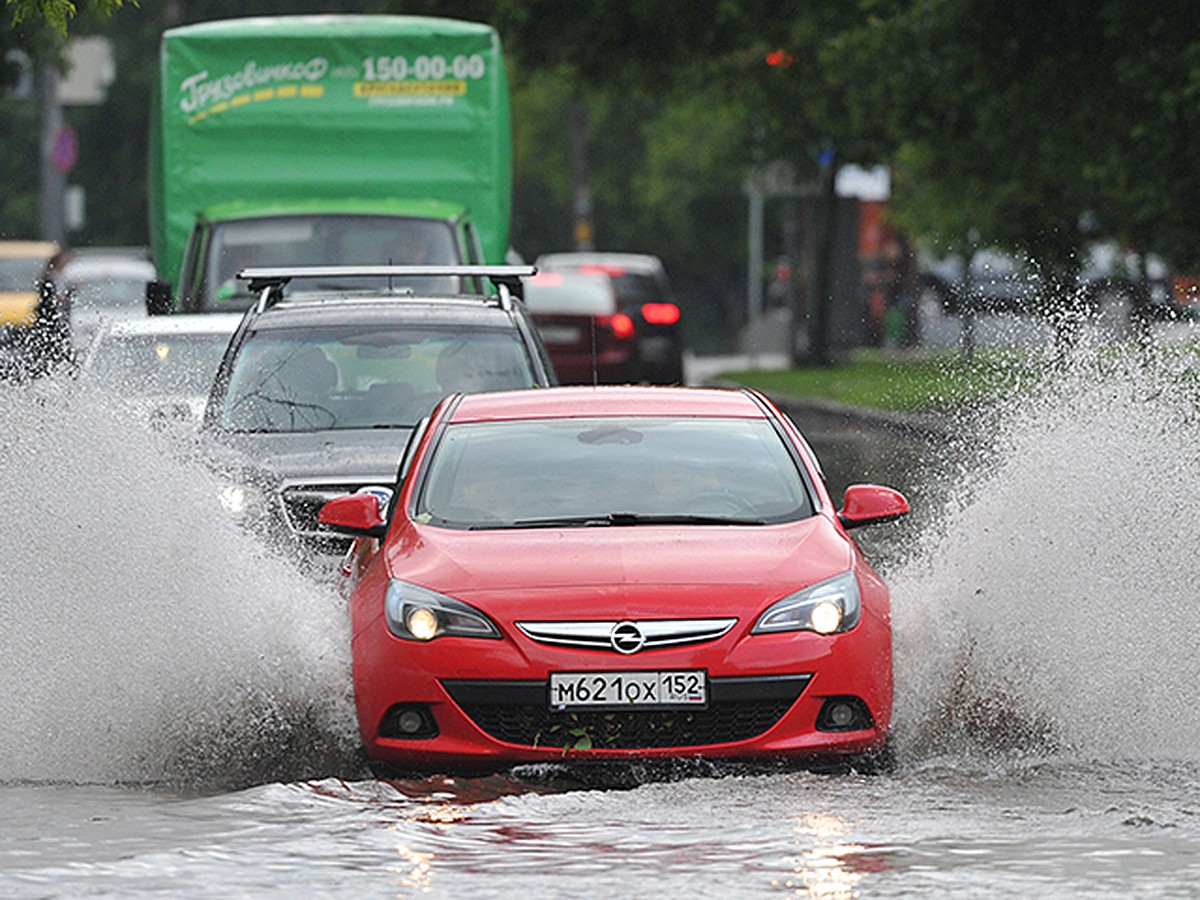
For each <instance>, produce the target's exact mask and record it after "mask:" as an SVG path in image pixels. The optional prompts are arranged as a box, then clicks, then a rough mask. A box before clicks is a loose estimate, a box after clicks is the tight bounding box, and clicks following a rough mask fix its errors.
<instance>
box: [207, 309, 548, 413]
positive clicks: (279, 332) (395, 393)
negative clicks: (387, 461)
mask: <svg viewBox="0 0 1200 900" xmlns="http://www.w3.org/2000/svg"><path fill="white" fill-rule="evenodd" d="M535 383H536V379H535V376H534V373H533V367H532V363H531V361H530V359H529V357H528V355H527V354H526V352H525V349H524V347H523V346H522V344H521V342H520V340H519V338H518V336H517V335H516V334H514V333H511V332H508V331H500V330H495V329H492V330H486V329H473V330H472V329H464V328H461V327H455V328H454V329H438V328H418V327H409V326H381V325H378V324H371V325H369V326H364V325H358V326H353V325H338V326H329V327H326V328H320V329H316V328H303V329H282V328H281V329H269V330H264V331H260V332H255V333H252V334H250V335H248V336H247V338H246V339H245V341H244V342H243V343H242V345H241V349H240V350H239V352H238V355H237V358H236V359H235V360H234V361H233V367H232V369H231V371H230V374H229V385H228V388H227V390H226V391H225V399H224V403H223V404H222V407H221V410H220V418H219V423H220V426H221V427H222V428H223V429H225V430H227V431H253V432H286V431H322V430H327V429H346V428H401V427H405V428H407V427H411V426H413V425H414V424H416V422H417V421H418V420H419V419H420V418H421V417H422V416H424V415H425V414H426V413H428V412H429V410H430V409H431V408H432V407H433V405H434V404H435V403H437V401H438V400H440V399H441V398H442V397H444V396H445V395H446V394H448V393H452V392H455V391H462V392H465V393H471V392H475V391H488V390H506V389H510V388H526V387H530V386H531V385H533V384H535Z"/></svg>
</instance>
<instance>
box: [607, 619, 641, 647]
mask: <svg viewBox="0 0 1200 900" xmlns="http://www.w3.org/2000/svg"><path fill="white" fill-rule="evenodd" d="M608 639H609V640H610V641H611V642H612V645H613V649H614V650H616V651H617V652H618V653H637V652H638V651H639V650H641V649H642V645H643V644H645V643H646V636H645V635H644V634H642V631H641V629H640V628H638V627H637V625H636V624H634V623H633V622H618V623H617V624H616V625H614V626H613V628H612V631H610V632H609V634H608Z"/></svg>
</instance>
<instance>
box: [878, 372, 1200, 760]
mask: <svg viewBox="0 0 1200 900" xmlns="http://www.w3.org/2000/svg"><path fill="white" fill-rule="evenodd" d="M1047 364H1048V365H1051V364H1053V363H1051V362H1050V361H1048V363H1047ZM1198 371H1200V365H1198V363H1197V358H1196V356H1195V355H1194V354H1192V353H1190V352H1187V351H1183V350H1180V349H1179V348H1175V350H1173V351H1172V350H1165V349H1164V350H1160V351H1157V352H1153V353H1148V354H1145V355H1133V354H1130V355H1122V354H1114V353H1112V352H1111V351H1109V352H1105V351H1098V350H1085V351H1081V352H1079V354H1078V355H1077V356H1076V357H1075V358H1074V359H1073V360H1072V361H1071V362H1070V363H1069V364H1068V365H1066V366H1065V367H1064V368H1063V369H1062V370H1061V371H1059V372H1056V373H1055V375H1054V377H1053V378H1052V379H1050V383H1049V384H1048V385H1047V386H1046V387H1045V388H1044V389H1042V390H1040V391H1037V392H1035V393H1034V394H1032V395H1030V396H1027V397H1025V398H1024V399H1022V400H1018V401H1014V402H1012V403H1010V404H1008V405H1006V406H1004V407H1003V408H1002V409H999V410H996V411H993V414H991V415H988V416H985V417H982V418H981V419H980V420H978V421H975V422H972V423H971V424H970V427H971V428H972V429H974V431H975V433H976V434H977V435H978V436H979V437H980V438H981V439H982V440H981V442H980V444H979V445H980V446H981V447H984V448H986V449H982V450H978V451H977V452H976V453H975V454H973V455H972V456H970V457H968V458H964V459H963V460H962V461H961V462H962V470H961V472H960V474H959V477H958V479H957V480H956V481H955V482H949V483H950V484H954V488H953V489H952V490H947V489H946V488H945V487H943V488H942V490H940V491H939V492H938V496H940V497H944V498H945V500H944V503H943V505H942V508H941V512H940V515H938V516H937V517H936V522H935V524H934V525H933V526H931V527H929V528H928V529H927V533H925V534H923V535H921V536H919V537H917V538H916V539H915V540H914V545H915V546H917V547H919V548H920V550H921V552H920V555H919V556H914V557H913V558H911V559H909V560H908V561H907V562H906V563H904V564H903V565H902V566H901V567H900V569H899V571H898V572H895V573H893V575H892V577H891V582H892V586H893V598H894V606H895V627H896V672H897V700H896V721H895V724H896V736H897V739H898V741H899V744H900V748H901V755H902V757H903V756H904V755H905V754H908V755H909V756H917V757H921V756H926V757H927V756H929V755H931V754H932V755H936V754H944V753H951V754H954V753H962V752H979V751H982V752H988V751H994V750H1000V751H1008V750H1013V749H1017V750H1021V751H1026V752H1035V753H1040V752H1045V751H1058V752H1070V753H1074V754H1079V755H1081V756H1086V757H1090V758H1109V759H1117V758H1138V757H1140V758H1194V757H1195V755H1196V754H1197V745H1196V733H1197V730H1198V729H1200V711H1198V710H1197V707H1196V704H1195V702H1194V700H1193V693H1194V687H1195V685H1196V684H1197V683H1198V680H1200V655H1198V654H1196V652H1195V649H1194V648H1195V647H1196V645H1197V640H1200V597H1198V596H1197V585H1198V584H1200V567H1198V566H1197V565H1196V563H1195V560H1196V558H1197V553H1196V546H1195V542H1196V535H1197V534H1200V479H1198V478H1197V477H1196V476H1197V463H1198V462H1200V460H1198V455H1200V407H1198V402H1200V392H1198V391H1197V384H1198V382H1200V379H1198V377H1197V372H1198Z"/></svg>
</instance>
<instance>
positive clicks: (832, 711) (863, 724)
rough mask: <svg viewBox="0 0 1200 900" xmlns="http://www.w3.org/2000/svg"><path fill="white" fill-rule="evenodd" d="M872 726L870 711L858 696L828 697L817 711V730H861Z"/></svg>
mask: <svg viewBox="0 0 1200 900" xmlns="http://www.w3.org/2000/svg"><path fill="white" fill-rule="evenodd" d="M874 726H875V720H874V719H872V718H871V711H870V710H869V709H867V704H865V703H864V702H863V701H862V700H860V699H859V698H858V697H829V698H828V699H827V700H826V701H825V703H824V704H823V705H822V706H821V711H820V712H819V713H817V730H818V731H861V730H863V729H865V728H873V727H874Z"/></svg>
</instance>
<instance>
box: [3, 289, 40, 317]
mask: <svg viewBox="0 0 1200 900" xmlns="http://www.w3.org/2000/svg"><path fill="white" fill-rule="evenodd" d="M37 305H38V294H37V291H0V325H32V324H33V323H34V320H35V319H36V318H37Z"/></svg>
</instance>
